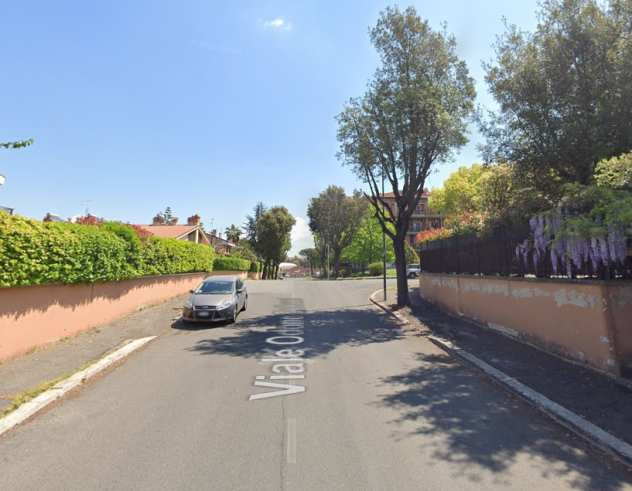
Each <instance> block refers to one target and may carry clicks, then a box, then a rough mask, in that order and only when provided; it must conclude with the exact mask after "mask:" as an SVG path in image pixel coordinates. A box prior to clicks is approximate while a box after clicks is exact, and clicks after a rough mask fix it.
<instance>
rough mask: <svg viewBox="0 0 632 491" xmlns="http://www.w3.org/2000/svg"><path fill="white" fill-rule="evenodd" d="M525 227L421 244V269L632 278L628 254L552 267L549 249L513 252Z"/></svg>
mask: <svg viewBox="0 0 632 491" xmlns="http://www.w3.org/2000/svg"><path fill="white" fill-rule="evenodd" d="M528 234H529V232H528V230H521V231H518V230H513V231H507V232H503V231H499V232H497V233H495V234H493V235H490V236H488V237H483V238H481V237H476V236H455V237H450V238H447V239H441V240H436V241H432V242H428V243H425V244H422V245H421V247H420V252H421V253H420V259H421V270H422V271H425V272H429V273H461V274H476V275H488V276H535V277H539V278H547V277H548V278H578V279H582V278H583V279H603V280H608V279H632V257H631V256H632V255H631V254H629V255H628V257H627V258H626V260H625V262H623V263H617V264H613V265H611V266H610V267H604V266H602V265H600V266H597V267H594V266H593V264H592V263H590V262H585V263H584V264H582V266H581V267H579V268H578V267H577V266H576V265H575V264H573V263H572V261H570V259H559V260H556V261H557V265H556V267H554V265H553V262H552V259H551V251H550V250H548V249H547V251H546V253H544V254H538V253H537V252H535V251H531V252H529V253H527V254H524V255H518V254H517V253H516V247H517V246H518V244H521V243H522V242H523V241H524V239H525V237H527V236H528Z"/></svg>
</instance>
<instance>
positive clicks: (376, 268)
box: [369, 263, 384, 276]
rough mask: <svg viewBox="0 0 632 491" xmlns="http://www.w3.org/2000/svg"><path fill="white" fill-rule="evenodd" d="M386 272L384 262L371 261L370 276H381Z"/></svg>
mask: <svg viewBox="0 0 632 491" xmlns="http://www.w3.org/2000/svg"><path fill="white" fill-rule="evenodd" d="M382 274H384V264H383V263H371V264H369V275H370V276H379V275H382Z"/></svg>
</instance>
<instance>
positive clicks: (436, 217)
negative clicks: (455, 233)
mask: <svg viewBox="0 0 632 491" xmlns="http://www.w3.org/2000/svg"><path fill="white" fill-rule="evenodd" d="M429 197H430V192H429V191H426V190H424V192H423V194H422V195H421V198H420V200H419V204H418V205H417V207H416V208H415V211H414V212H413V214H412V216H411V218H410V226H409V228H408V232H407V234H406V240H407V241H408V243H409V244H410V245H413V246H414V245H415V236H416V235H417V234H418V233H419V232H423V231H424V230H430V229H434V228H441V227H442V226H443V217H442V216H441V215H440V214H438V213H435V212H433V211H432V210H430V209H429V208H428V198H429ZM384 201H386V202H387V203H388V205H389V206H390V207H391V208H392V210H393V213H397V202H396V200H395V194H394V193H384Z"/></svg>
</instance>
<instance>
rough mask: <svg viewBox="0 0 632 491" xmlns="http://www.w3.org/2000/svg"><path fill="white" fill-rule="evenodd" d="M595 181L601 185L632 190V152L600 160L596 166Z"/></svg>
mask: <svg viewBox="0 0 632 491" xmlns="http://www.w3.org/2000/svg"><path fill="white" fill-rule="evenodd" d="M595 182H596V183H597V185H598V186H600V187H607V188H612V189H623V190H627V191H632V152H628V153H624V154H622V155H619V156H618V157H613V158H611V159H604V160H600V161H599V162H598V163H597V166H596V167H595Z"/></svg>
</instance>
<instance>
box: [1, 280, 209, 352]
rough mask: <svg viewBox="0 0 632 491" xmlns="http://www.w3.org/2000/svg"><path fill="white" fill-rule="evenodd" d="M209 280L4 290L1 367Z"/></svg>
mask: <svg viewBox="0 0 632 491" xmlns="http://www.w3.org/2000/svg"><path fill="white" fill-rule="evenodd" d="M205 276H206V273H193V274H181V275H169V276H151V277H146V278H139V279H135V280H127V281H119V282H108V283H95V284H79V285H42V286H31V287H20V288H0V361H2V360H5V359H8V358H11V357H14V356H18V355H21V354H23V353H26V352H27V351H29V350H31V349H32V348H35V347H38V346H42V345H45V344H47V343H51V342H54V341H57V340H59V339H61V338H63V337H66V336H72V335H73V334H77V333H79V332H80V331H83V330H86V329H89V328H91V327H95V326H98V325H101V324H105V323H107V322H111V321H113V320H115V319H118V318H120V317H122V316H124V315H126V314H129V313H131V312H133V311H135V310H137V309H138V308H139V307H141V306H147V305H152V304H156V303H160V302H162V301H164V300H167V299H169V298H171V297H174V296H177V295H180V294H183V293H186V292H187V291H188V290H190V289H192V288H194V287H195V286H197V285H198V284H199V282H200V281H201V280H202V279H203V278H204V277H205Z"/></svg>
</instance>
